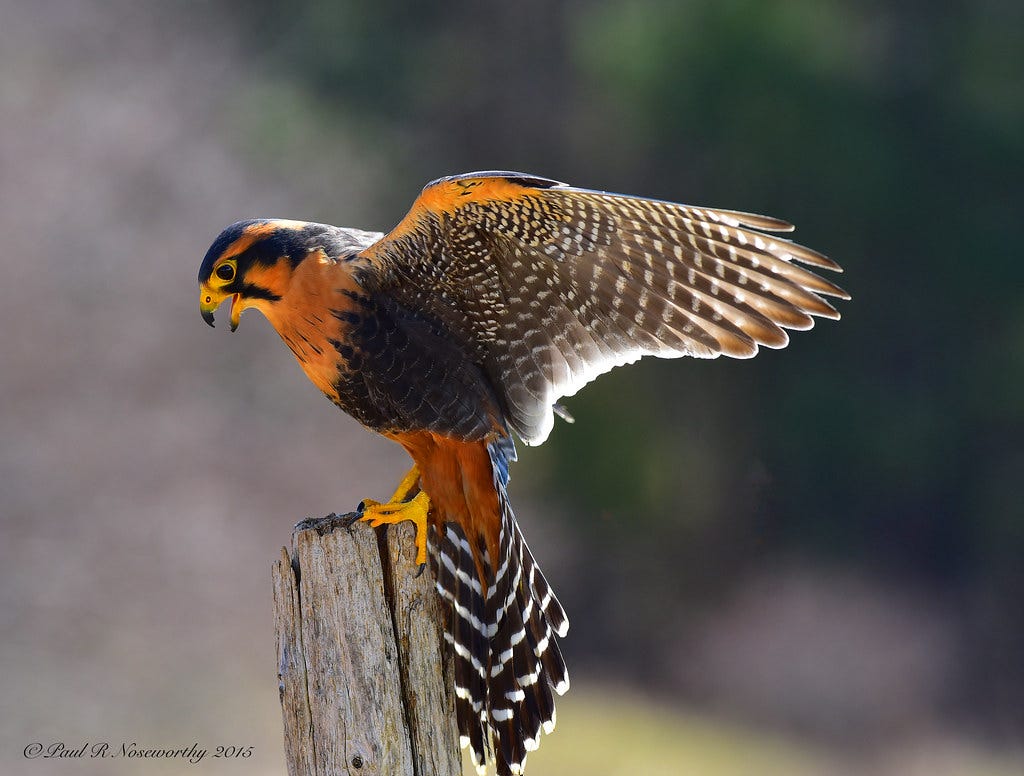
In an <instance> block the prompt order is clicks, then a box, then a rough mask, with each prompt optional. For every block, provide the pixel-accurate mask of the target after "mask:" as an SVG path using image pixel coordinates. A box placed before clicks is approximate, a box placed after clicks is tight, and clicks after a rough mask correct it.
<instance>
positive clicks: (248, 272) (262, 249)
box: [199, 219, 331, 331]
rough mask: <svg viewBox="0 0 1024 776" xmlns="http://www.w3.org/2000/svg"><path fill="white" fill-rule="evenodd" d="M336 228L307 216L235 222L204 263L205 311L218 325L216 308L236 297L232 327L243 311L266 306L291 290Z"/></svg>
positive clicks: (205, 317) (201, 302)
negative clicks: (302, 267) (308, 220)
mask: <svg viewBox="0 0 1024 776" xmlns="http://www.w3.org/2000/svg"><path fill="white" fill-rule="evenodd" d="M330 228H331V227H327V226H323V225H321V224H309V223H305V222H303V221H284V220H279V219H257V220H251V221H239V222H238V223H236V224H232V225H231V226H229V227H228V228H227V229H225V230H224V231H223V232H221V234H220V236H219V237H218V238H217V239H216V240H215V241H214V243H213V245H211V246H210V250H208V251H207V252H206V257H205V258H204V259H203V263H202V266H201V267H200V268H199V312H200V313H201V314H202V316H203V320H204V321H206V322H207V323H208V324H210V326H213V313H214V310H216V309H217V308H218V307H220V305H221V303H223V302H224V300H225V299H227V298H228V297H231V331H234V330H235V329H237V328H238V319H239V317H240V316H241V314H242V311H243V310H245V309H247V308H249V307H255V308H257V309H260V308H262V309H263V310H264V312H266V309H267V308H268V307H269V306H271V305H274V304H276V303H277V302H279V301H280V300H281V298H282V297H283V296H284V295H285V293H286V292H287V291H288V286H289V285H290V283H291V277H292V274H293V272H294V271H295V268H296V267H297V266H298V265H299V263H300V262H302V261H303V260H304V259H305V258H306V257H307V256H308V255H309V254H310V253H311V252H313V251H315V250H318V249H322V248H323V245H322V243H323V240H322V239H318V238H319V237H320V236H322V235H323V234H324V233H325V232H326V231H327V230H328V229H330Z"/></svg>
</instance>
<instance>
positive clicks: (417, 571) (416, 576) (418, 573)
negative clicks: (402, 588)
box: [412, 563, 427, 579]
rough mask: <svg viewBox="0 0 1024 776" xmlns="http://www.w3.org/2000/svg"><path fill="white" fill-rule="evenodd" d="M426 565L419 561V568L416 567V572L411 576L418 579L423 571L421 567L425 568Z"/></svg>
mask: <svg viewBox="0 0 1024 776" xmlns="http://www.w3.org/2000/svg"><path fill="white" fill-rule="evenodd" d="M426 567H427V564H426V563H421V564H420V565H419V568H417V569H416V573H415V574H413V575H412V578H413V579H419V578H420V575H421V574H422V573H423V569H425V568H426Z"/></svg>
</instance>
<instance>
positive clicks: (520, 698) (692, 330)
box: [199, 172, 850, 776]
mask: <svg viewBox="0 0 1024 776" xmlns="http://www.w3.org/2000/svg"><path fill="white" fill-rule="evenodd" d="M792 229H793V227H792V226H791V225H790V224H788V223H786V222H784V221H780V220H778V219H775V218H770V217H767V216H761V215H754V214H751V213H741V212H736V211H731V210H718V209H712V208H706V207H691V206H688V205H681V204H674V203H671V202H663V201H658V200H652V199H642V198H638V197H632V196H625V195H621V194H612V193H608V192H603V191H593V190H588V189H581V188H575V187H572V186H568V185H566V184H564V183H559V182H557V181H553V180H548V179H545V178H539V177H535V176H532V175H527V174H522V173H515V172H477V173H469V174H465V175H456V176H452V177H447V178H441V179H439V180H436V181H434V182H432V183H430V184H428V185H427V186H426V188H424V189H423V191H422V192H421V193H420V195H419V197H418V198H417V199H416V201H415V202H414V203H413V205H412V209H411V210H410V211H409V213H408V214H407V215H406V216H405V218H403V219H402V220H401V222H399V224H398V225H397V226H396V227H395V228H394V229H392V230H391V231H390V232H389V233H388V234H379V233H375V232H367V231H362V230H358V229H345V228H340V227H336V226H328V225H326V224H315V223H305V222H302V221H287V220H280V219H256V220H250V221H241V222H239V223H236V224H233V225H232V226H229V227H228V228H227V229H226V230H224V232H223V233H221V235H220V236H219V237H218V238H217V239H216V241H215V242H214V243H213V245H212V246H211V247H210V249H209V251H208V252H207V254H206V257H205V258H204V259H203V262H202V266H201V267H200V270H199V289H200V290H199V307H200V311H201V313H202V316H203V319H204V320H205V321H206V322H207V323H209V324H210V325H211V326H212V325H213V322H214V311H215V310H216V309H217V308H218V307H219V306H220V305H221V303H222V302H224V301H225V300H228V299H230V326H231V330H232V331H234V330H235V329H236V328H237V326H238V322H239V316H240V315H241V313H242V311H244V310H246V309H249V308H255V309H257V310H259V311H260V312H262V313H263V314H264V315H265V316H266V317H267V319H268V320H269V321H270V323H271V324H272V325H273V327H274V329H275V330H276V331H277V333H278V334H279V335H280V337H281V339H283V340H284V342H285V343H286V344H287V345H288V347H289V348H290V349H291V351H292V353H294V354H295V357H296V359H298V362H299V364H300V365H301V366H302V369H303V370H304V371H305V373H306V375H307V376H308V377H309V379H310V380H312V381H313V383H314V384H315V385H316V386H317V387H318V388H319V389H320V390H321V391H323V393H324V394H325V395H326V396H327V398H329V399H330V400H331V401H332V402H334V404H336V405H337V406H338V407H340V408H341V409H343V410H344V411H345V412H347V413H348V414H349V415H351V416H352V417H354V418H355V419H356V420H358V421H359V422H360V423H362V424H363V425H364V426H366V427H367V428H370V429H372V430H373V431H376V432H378V433H380V434H382V435H383V436H385V437H387V438H388V439H391V440H394V441H395V442H397V443H398V444H400V445H401V446H402V447H404V448H405V450H406V451H407V452H408V454H409V456H410V457H411V458H412V461H413V467H412V469H411V470H410V471H409V473H408V474H407V475H406V476H405V477H404V478H403V479H402V481H401V483H400V484H399V486H398V488H397V489H396V490H395V492H394V494H392V496H391V497H390V498H389V499H388V500H387V501H385V502H377V501H372V500H369V499H367V500H365V501H364V502H363V504H362V505H361V508H362V513H361V516H360V519H362V520H366V521H368V522H369V523H370V524H371V525H373V526H379V525H384V524H391V523H397V522H401V521H406V520H411V521H413V522H414V523H415V524H416V528H417V531H416V547H417V561H418V562H419V563H420V564H423V563H425V562H426V561H427V559H428V556H429V559H430V562H431V568H432V571H433V573H434V576H435V580H436V588H437V593H438V594H439V595H440V596H441V598H442V599H443V600H444V602H445V603H446V605H447V608H448V611H449V618H448V621H447V624H446V627H445V631H446V632H445V639H446V641H447V642H448V643H449V644H450V647H451V649H452V651H453V653H454V661H455V677H454V681H455V696H456V713H457V716H458V727H459V734H460V743H461V745H462V746H463V747H466V746H468V747H469V748H470V753H471V757H472V760H473V762H474V764H475V766H476V767H477V769H478V770H479V771H480V772H481V773H482V772H483V769H484V768H485V764H486V762H487V761H488V759H492V760H493V761H494V762H495V764H496V771H497V773H498V774H499V776H506V775H507V774H521V773H522V772H523V768H524V765H525V761H526V756H527V753H528V752H529V751H532V750H534V749H536V748H537V746H538V745H539V742H540V734H541V731H542V730H543V731H544V732H546V733H547V732H550V731H551V730H552V729H553V728H554V725H555V704H554V695H561V694H562V693H564V692H565V691H566V690H567V689H568V687H569V678H568V674H567V672H566V667H565V663H564V661H563V659H562V655H561V652H560V650H559V646H558V641H557V638H556V637H561V636H564V635H565V634H566V632H567V630H568V627H569V622H568V619H567V618H566V615H565V612H564V610H563V609H562V606H561V605H560V604H559V602H558V599H557V598H556V597H555V594H554V593H553V592H552V589H551V587H550V585H549V584H548V582H547V580H546V579H545V577H544V574H543V573H542V572H541V570H540V568H539V566H538V565H537V563H536V561H535V560H534V556H533V554H532V553H531V551H530V549H529V547H528V546H527V544H526V541H525V540H524V538H523V535H522V533H521V531H520V529H519V526H518V524H517V523H516V519H515V516H514V515H513V512H512V507H511V505H510V504H509V499H508V493H507V487H508V481H509V464H510V463H511V462H512V461H514V460H515V458H516V449H515V445H514V442H513V436H518V437H519V439H520V440H522V441H523V442H524V443H525V444H527V445H538V444H540V443H542V442H543V441H544V440H545V439H547V437H548V435H549V434H550V432H551V430H552V427H553V425H554V416H555V415H556V414H558V415H561V416H563V417H565V418H566V419H570V418H569V416H568V413H567V412H566V411H565V409H564V408H563V407H562V405H561V404H559V399H561V398H562V397H565V396H572V395H573V394H574V393H576V392H577V391H578V390H579V389H580V388H582V387H583V386H584V385H586V384H587V383H589V382H590V381H591V380H593V379H594V378H596V377H597V376H598V375H600V374H603V373H604V372H607V371H608V370H610V369H612V368H613V367H616V366H620V365H622V364H627V363H630V362H633V361H636V360H638V359H639V358H641V357H643V356H646V355H651V356H659V357H662V358H676V357H679V356H693V357H696V358H716V357H718V356H720V355H726V356H731V357H733V358H750V357H751V356H753V355H755V354H756V353H757V351H758V348H759V346H762V345H764V346H766V347H769V348H781V347H785V345H786V344H787V343H788V341H789V336H788V334H787V329H788V330H802V329H810V328H811V326H812V325H813V322H814V317H815V316H818V317H823V318H833V319H838V318H839V313H838V312H837V311H836V309H835V308H834V307H833V306H832V305H831V304H830V303H829V302H828V301H827V297H834V298H838V299H849V298H850V297H849V295H848V294H846V292H844V291H843V290H842V289H841V288H839V287H838V286H836V285H835V284H833V283H831V282H830V281H828V280H825V279H824V278H822V277H819V276H818V275H817V274H814V273H813V272H811V271H810V270H808V269H806V268H805V266H811V267H815V268H820V269H826V270H833V271H841V270H840V267H839V266H838V265H837V264H836V263H835V262H833V261H832V260H830V259H828V258H826V257H825V256H823V255H822V254H820V253H818V252H817V251H814V250H811V249H809V248H805V247H802V246H800V245H797V244H796V243H793V242H791V241H789V240H786V239H783V238H781V237H779V236H777V233H780V232H789V231H791V230H792Z"/></svg>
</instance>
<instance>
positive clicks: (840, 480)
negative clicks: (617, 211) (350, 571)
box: [0, 0, 1024, 776]
mask: <svg viewBox="0 0 1024 776" xmlns="http://www.w3.org/2000/svg"><path fill="white" fill-rule="evenodd" d="M942 8H944V9H945V10H943V11H941V12H940V11H939V10H938V7H937V6H936V5H935V4H934V3H930V2H922V1H920V0H908V1H906V2H901V3H889V2H880V1H876V0H865V1H861V2H852V1H851V2H840V1H838V0H824V1H823V0H792V1H791V2H758V1H757V0H721V1H719V2H658V1H657V0H630V1H628V2H612V1H611V0H606V1H604V2H582V1H570V0H559V1H552V0H520V1H519V2H516V3H502V4H490V3H479V2H468V1H459V2H447V3H444V4H437V5H433V6H432V7H429V6H427V4H406V3H400V2H397V1H396V0H377V1H376V2H374V3H372V4H367V3H341V2H336V3H335V2H331V3H329V2H323V3H299V4H291V5H289V6H288V7H287V8H285V7H284V5H283V4H278V3H272V2H269V1H268V0H264V1H263V2H243V0H215V1H211V2H199V1H198V0H194V1H193V2H181V3H176V4H169V3H158V2H156V1H155V0H145V1H138V0H131V1H130V0H73V1H72V0H63V1H62V0H37V1H36V2H32V3H29V2H17V1H16V0H0V116H2V121H0V233H2V235H3V240H2V245H3V249H2V251H0V271H2V276H3V278H4V281H3V282H2V283H0V332H2V335H0V342H2V343H3V344H2V350H0V359H2V360H0V392H2V393H0V396H2V405H0V408H2V409H0V413H2V414H0V634H2V636H0V677H2V681H3V687H4V691H3V693H0V747H2V748H0V771H3V772H4V773H22V772H24V773H30V774H37V775H38V774H47V773H57V772H60V773H62V774H65V773H75V774H80V775H84V774H93V773H95V774H101V773H102V774H108V773H109V774H128V773H131V774H150V773H153V774H162V773H178V772H181V771H184V770H185V769H186V766H185V765H184V764H182V763H181V762H173V761H172V762H165V761H145V762H139V761H135V762H130V763H125V762H120V763H117V764H114V765H112V764H111V763H109V762H107V763H103V764H97V763H95V762H90V761H83V762H78V763H74V764H72V763H59V764H55V763H47V762H44V761H42V760H34V761H27V760H25V759H24V758H23V756H22V750H23V749H24V747H25V746H26V745H27V744H29V743H31V742H33V741H39V742H43V743H51V742H55V741H64V742H67V743H68V744H69V745H73V744H78V745H80V744H81V743H82V742H85V741H90V742H95V741H103V740H106V741H111V742H114V743H115V744H117V743H119V742H121V741H125V742H129V743H131V742H137V743H138V744H139V745H140V746H142V747H158V746H161V747H179V746H188V745H189V744H191V743H192V742H193V741H197V742H199V743H200V744H202V745H203V746H207V747H211V748H212V747H213V746H216V745H232V744H234V745H246V746H248V745H253V746H254V747H255V750H254V756H253V758H252V759H251V760H248V761H245V762H242V763H230V762H224V761H210V760H209V759H207V760H206V761H204V762H203V763H202V764H200V765H199V766H188V767H189V768H190V772H203V773H256V774H280V773H284V761H283V756H282V745H281V732H280V730H281V728H280V712H279V707H278V698H277V689H276V678H275V671H276V666H275V651H274V650H275V645H274V642H273V630H272V613H271V586H270V567H271V563H272V561H273V560H274V559H275V558H276V557H277V554H278V552H279V551H280V547H281V546H282V545H283V544H286V543H288V541H289V538H290V531H291V526H292V524H293V523H295V522H296V521H297V520H299V519H301V518H303V517H306V516H311V515H322V514H325V513H327V512H330V511H333V510H339V511H341V510H345V509H348V508H351V507H353V506H354V505H355V504H356V503H357V502H358V501H359V500H360V499H361V498H362V497H364V496H376V497H378V498H379V497H381V496H384V495H386V494H387V493H389V492H390V490H391V489H392V487H393V486H394V484H395V482H396V481H397V478H398V477H399V476H400V475H401V473H403V472H404V471H405V467H406V460H405V458H404V453H402V451H401V450H400V449H399V448H398V447H397V446H394V445H391V444H390V443H388V442H386V441H384V440H383V439H380V438H376V437H374V436H372V435H371V434H369V433H368V432H366V431H364V430H362V429H361V428H360V427H359V426H358V425H357V424H356V423H355V422H354V421H352V420H350V419H348V418H347V417H346V416H344V415H343V414H341V413H339V412H337V411H335V410H334V409H333V408H332V407H331V406H330V404H328V403H327V402H326V401H325V400H324V399H323V398H322V397H321V396H320V395H319V393H318V392H317V390H316V389H315V388H314V387H313V386H312V385H311V384H309V383H308V382H307V380H306V378H305V377H304V376H303V375H302V373H301V372H300V370H299V368H298V366H297V365H296V364H295V363H294V361H293V358H292V356H291V354H290V353H289V352H288V351H287V349H286V348H285V347H283V346H282V345H281V343H280V342H279V341H278V339H277V337H276V335H275V334H274V333H273V331H272V329H271V328H270V326H269V325H268V324H267V323H266V321H264V320H263V319H262V318H261V317H259V316H257V315H255V314H252V315H247V316H246V318H245V320H244V322H243V325H242V327H241V328H240V329H239V331H238V332H237V333H236V334H235V335H233V336H229V335H228V334H227V331H226V328H225V327H219V328H218V329H217V330H216V331H211V330H210V329H208V328H207V327H206V326H205V325H203V322H202V320H201V319H200V317H199V315H198V310H197V291H196V270H197V268H198V265H199V262H200V260H201V258H202V256H203V254H204V253H205V251H206V249H207V247H208V245H209V244H210V242H212V240H213V238H214V237H216V235H217V233H218V232H219V231H220V230H221V229H222V228H223V227H224V226H226V225H227V224H229V223H231V222H233V221H235V220H238V219H241V218H248V217H256V216H280V217H291V218H299V219H304V220H321V221H327V222H331V223H336V224H339V225H349V226H358V227H363V228H368V229H378V230H386V229H388V228H390V227H391V226H392V225H393V224H394V223H395V222H397V221H398V219H399V218H400V217H401V216H402V215H403V214H404V213H405V210H406V209H407V207H408V206H409V204H410V203H411V202H412V200H413V198H414V197H415V195H416V194H417V192H418V191H419V189H420V187H421V186H422V185H423V184H424V183H426V182H427V181H429V180H431V179H433V178H436V177H439V176H441V175H447V174H452V173H456V172H464V171H470V170H477V169H512V170H523V171H526V172H531V173H535V174H539V175H543V176H547V177H553V178H556V179H559V180H564V181H569V182H571V183H574V184H576V185H580V186H586V187H592V188H599V189H608V190H613V191H621V192H628V193H635V194H643V195H649V196H654V197H659V198H663V199H669V200H675V201H682V202H687V203H691V204H697V205H710V206H719V207H726V208H734V209H743V210H752V211H755V212H764V213H769V214H772V215H776V216H779V217H782V218H786V219H788V220H791V221H793V222H794V223H796V224H797V225H798V227H799V228H798V231H797V234H796V238H797V239H798V240H799V241H800V242H802V243H804V244H807V245H809V246H813V247H815V248H817V249H820V250H822V251H823V252H825V253H826V254H828V255H830V256H832V257H833V258H835V259H836V260H838V261H839V262H840V263H841V264H842V265H843V266H844V267H845V268H846V274H845V275H844V276H843V277H842V278H841V279H840V283H841V284H842V285H844V286H845V287H846V288H847V290H849V291H850V292H851V293H852V294H853V297H854V298H853V301H852V302H850V303H843V304H842V305H841V310H842V313H843V320H842V321H841V322H839V323H838V324H837V323H833V322H828V321H825V322H819V324H818V325H817V326H816V327H815V329H814V330H813V331H811V332H805V333H800V334H797V335H796V336H794V338H793V341H792V344H791V345H790V346H789V348H787V349H786V350H783V351H764V352H763V353H762V355H760V356H759V357H758V358H757V359H755V360H754V361H746V362H735V361H728V360H721V361H715V362H702V361H695V360H687V361H672V362H656V361H653V360H645V361H644V362H642V363H641V364H639V365H636V366H633V367H630V368H627V369H621V370H617V371H615V372H613V373H612V374H610V375H608V376H606V377H604V378H602V379H601V380H599V381H598V382H597V383H596V384H594V385H592V386H590V387H588V388H587V389H586V390H584V391H583V392H582V393H581V394H580V395H579V396H578V397H575V398H573V399H570V400H569V401H568V406H569V408H570V410H571V411H572V413H573V414H574V415H575V417H576V421H577V422H576V424H575V425H571V426H570V425H567V424H564V423H559V424H558V426H556V429H555V433H554V434H553V435H552V438H551V439H550V441H549V442H548V443H547V444H546V445H545V446H543V447H541V448H539V449H529V450H523V449H521V451H520V452H521V462H520V464H519V465H518V466H517V467H516V468H515V470H514V473H513V474H514V481H513V498H514V501H515V503H516V504H517V510H518V513H519V515H520V519H521V522H522V523H523V525H524V529H525V533H526V535H527V536H528V537H529V539H530V542H531V544H532V546H533V548H534V550H535V553H536V555H537V557H538V560H539V561H540V563H541V565H542V566H543V567H544V569H545V570H546V571H547V574H548V577H549V578H550V580H551V581H552V583H553V585H554V586H555V588H556V589H557V590H558V592H559V594H560V596H561V599H562V601H563V603H564V604H565V606H566V609H567V610H568V611H569V614H570V617H571V619H572V622H573V628H572V630H571V631H570V635H569V637H568V638H567V639H566V640H565V641H564V651H565V653H566V658H567V660H568V663H569V666H570V669H571V672H572V674H573V679H574V681H573V689H572V691H571V692H570V693H569V695H567V696H566V697H565V699H564V700H563V701H562V703H561V705H560V706H559V730H558V731H557V732H556V733H555V734H554V735H553V736H550V737H547V738H546V739H545V741H544V743H543V746H542V747H541V750H540V751H539V752H537V753H536V754H534V755H531V759H530V767H529V771H528V773H530V774H531V776H544V775H545V774H547V775H550V774H571V773H587V774H593V775H595V776H601V775H603V774H683V773H692V774H700V775H701V776H726V775H732V774H735V775H737V776H748V775H750V776H763V774H780V775H781V774H785V776H794V775H799V774H815V775H817V774H837V775H844V776H847V775H860V774H864V775H867V774H872V775H874V774H880V775H881V776H888V775H892V776H904V775H905V774H929V776H935V775H937V776H946V775H949V774H1017V773H1021V772H1024V607H1022V605H1021V601H1022V597H1024V506H1022V503H1021V502H1022V499H1021V489H1022V483H1024V391H1022V390H1021V385H1022V384H1024V295H1022V291H1024V273H1022V271H1021V249H1020V240H1019V239H1018V236H1017V232H1018V230H1019V227H1020V223H1021V216H1022V213H1024V187H1022V185H1021V178H1022V172H1024V46H1022V44H1021V40H1022V39H1024V5H1022V4H1021V3H1019V2H1013V0H1006V1H1005V2H999V0H977V1H975V2H970V3H968V2H951V3H945V4H942Z"/></svg>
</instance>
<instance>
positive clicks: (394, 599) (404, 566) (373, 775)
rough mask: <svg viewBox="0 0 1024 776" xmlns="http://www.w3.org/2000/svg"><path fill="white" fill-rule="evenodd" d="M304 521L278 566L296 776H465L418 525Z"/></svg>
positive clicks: (282, 680)
mask: <svg viewBox="0 0 1024 776" xmlns="http://www.w3.org/2000/svg"><path fill="white" fill-rule="evenodd" d="M344 521H345V517H342V518H335V519H333V520H327V519H324V520H313V521H304V522H303V523H300V524H299V525H297V526H296V527H295V531H294V532H293V534H292V550H291V552H289V551H288V550H287V549H284V550H282V555H281V559H280V560H278V561H276V562H275V564H274V574H273V576H274V621H275V635H276V637H277V650H278V679H279V689H280V696H281V711H282V716H283V720H284V738H285V756H286V758H287V761H288V773H289V774H291V776H306V775H307V774H317V775H323V776H336V775H340V774H345V775H347V776H378V775H379V776H452V775H453V774H459V773H461V768H462V765H461V758H460V754H459V749H458V743H457V741H458V737H457V733H456V728H455V712H454V701H453V697H452V681H451V666H450V661H449V660H448V659H447V658H446V655H447V651H446V650H445V648H444V642H443V640H442V636H441V616H442V615H441V607H440V603H439V601H438V600H437V596H436V594H435V592H434V589H433V580H432V578H431V575H430V573H429V571H424V573H423V574H421V575H420V576H418V577H417V576H416V572H417V569H416V566H415V565H414V563H413V560H414V554H415V553H414V551H413V546H412V545H413V531H412V526H411V525H400V526H392V527H391V528H390V529H389V530H390V535H384V534H383V533H381V535H379V536H378V535H377V534H376V533H375V532H374V531H373V529H371V528H369V527H368V526H367V525H365V524H363V523H356V524H355V525H354V526H352V528H351V529H347V528H345V527H343V523H344Z"/></svg>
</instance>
